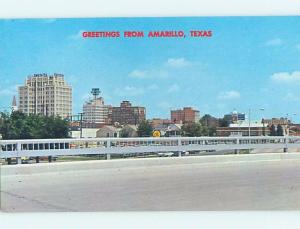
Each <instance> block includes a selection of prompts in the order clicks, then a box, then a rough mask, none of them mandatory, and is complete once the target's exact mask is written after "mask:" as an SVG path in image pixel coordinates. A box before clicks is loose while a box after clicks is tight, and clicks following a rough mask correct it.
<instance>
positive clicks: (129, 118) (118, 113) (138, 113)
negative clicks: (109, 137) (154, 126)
mask: <svg viewBox="0 0 300 229" xmlns="http://www.w3.org/2000/svg"><path fill="white" fill-rule="evenodd" d="M144 120H146V109H145V107H139V106H132V105H131V103H130V102H129V101H123V102H122V103H121V104H120V106H119V107H112V112H111V122H112V124H115V123H119V124H120V125H125V124H132V125H138V124H139V123H141V122H142V121H144Z"/></svg>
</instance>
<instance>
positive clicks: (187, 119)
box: [171, 107, 200, 123]
mask: <svg viewBox="0 0 300 229" xmlns="http://www.w3.org/2000/svg"><path fill="white" fill-rule="evenodd" d="M199 116H200V112H199V111H198V110H194V109H192V108H191V107H184V108H183V109H178V110H171V121H172V122H173V123H195V122H198V121H199Z"/></svg>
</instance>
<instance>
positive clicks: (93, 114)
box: [82, 97, 111, 124]
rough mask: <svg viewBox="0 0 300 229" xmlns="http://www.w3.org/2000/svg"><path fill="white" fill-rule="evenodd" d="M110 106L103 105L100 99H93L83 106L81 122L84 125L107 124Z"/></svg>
mask: <svg viewBox="0 0 300 229" xmlns="http://www.w3.org/2000/svg"><path fill="white" fill-rule="evenodd" d="M110 111H111V106H110V105H104V100H103V98H102V97H99V98H97V97H95V98H93V99H91V100H89V101H88V102H86V103H85V104H84V105H83V116H82V118H83V121H84V122H86V123H99V124H109V112H110Z"/></svg>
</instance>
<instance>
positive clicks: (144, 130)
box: [137, 121, 153, 137]
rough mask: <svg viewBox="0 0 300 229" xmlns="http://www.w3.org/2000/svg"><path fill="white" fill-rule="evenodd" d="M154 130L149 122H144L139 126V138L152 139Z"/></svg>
mask: <svg viewBox="0 0 300 229" xmlns="http://www.w3.org/2000/svg"><path fill="white" fill-rule="evenodd" d="M152 131H153V128H152V126H151V124H150V123H149V122H148V121H142V122H141V123H140V124H139V126H138V130H137V132H138V136H139V137H150V136H151V135H152Z"/></svg>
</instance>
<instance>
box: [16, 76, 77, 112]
mask: <svg viewBox="0 0 300 229" xmlns="http://www.w3.org/2000/svg"><path fill="white" fill-rule="evenodd" d="M18 109H19V110H20V111H21V112H23V113H25V114H42V115H46V116H57V115H58V116H60V117H62V118H66V117H68V116H70V115H71V114H72V88H71V86H69V85H68V84H67V83H66V81H65V79H64V75H63V74H56V73H54V74H53V75H47V74H45V73H44V74H34V75H31V76H28V77H27V79H26V81H25V85H24V86H20V87H19V106H18Z"/></svg>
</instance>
